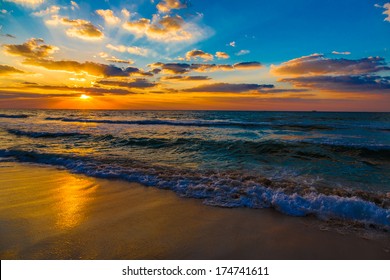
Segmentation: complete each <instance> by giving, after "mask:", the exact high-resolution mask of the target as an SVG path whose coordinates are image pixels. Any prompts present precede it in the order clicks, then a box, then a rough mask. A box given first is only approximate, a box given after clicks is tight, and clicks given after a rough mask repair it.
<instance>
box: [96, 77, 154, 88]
mask: <svg viewBox="0 0 390 280" xmlns="http://www.w3.org/2000/svg"><path fill="white" fill-rule="evenodd" d="M98 84H100V85H108V86H117V87H126V88H138V89H142V88H151V87H155V86H156V85H157V84H156V83H153V82H149V81H148V80H146V79H135V80H133V81H107V80H102V81H99V82H98Z"/></svg>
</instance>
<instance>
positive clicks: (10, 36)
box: [0, 33, 16, 39]
mask: <svg viewBox="0 0 390 280" xmlns="http://www.w3.org/2000/svg"><path fill="white" fill-rule="evenodd" d="M0 36H4V37H8V38H12V39H15V38H16V37H15V36H14V35H12V34H8V33H7V34H1V35H0Z"/></svg>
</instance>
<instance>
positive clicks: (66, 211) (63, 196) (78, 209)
mask: <svg viewBox="0 0 390 280" xmlns="http://www.w3.org/2000/svg"><path fill="white" fill-rule="evenodd" d="M62 181H64V183H63V184H62V185H60V186H59V187H58V189H57V197H56V198H57V200H58V203H57V209H58V215H57V222H56V227H57V228H59V229H70V228H73V227H75V226H77V225H79V224H80V223H81V222H82V221H83V220H84V219H85V209H86V205H87V203H88V202H90V201H91V200H92V199H93V197H92V194H93V193H94V192H95V191H96V189H97V185H96V184H94V183H93V182H91V181H90V180H88V179H83V178H77V177H75V176H73V175H71V174H70V175H69V176H68V177H66V178H65V177H64V178H62Z"/></svg>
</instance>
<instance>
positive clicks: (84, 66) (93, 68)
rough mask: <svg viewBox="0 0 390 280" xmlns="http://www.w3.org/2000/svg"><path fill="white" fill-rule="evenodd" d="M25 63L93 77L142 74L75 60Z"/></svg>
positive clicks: (31, 61) (44, 60) (42, 60)
mask: <svg viewBox="0 0 390 280" xmlns="http://www.w3.org/2000/svg"><path fill="white" fill-rule="evenodd" d="M23 63H24V64H28V65H34V66H40V67H44V68H46V69H49V70H57V71H67V72H72V73H87V74H89V75H93V76H104V77H125V76H130V75H131V74H134V73H141V72H142V71H140V69H138V68H135V67H127V68H120V67H117V66H114V65H106V64H101V63H96V62H91V61H86V62H78V61H73V60H48V59H26V60H25V61H24V62H23Z"/></svg>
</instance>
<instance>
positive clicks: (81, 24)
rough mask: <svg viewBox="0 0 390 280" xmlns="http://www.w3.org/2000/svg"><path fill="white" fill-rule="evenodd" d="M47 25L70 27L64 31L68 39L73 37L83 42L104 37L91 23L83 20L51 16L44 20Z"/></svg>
mask: <svg viewBox="0 0 390 280" xmlns="http://www.w3.org/2000/svg"><path fill="white" fill-rule="evenodd" d="M46 23H47V24H49V25H65V26H71V27H70V28H68V29H66V31H65V32H66V35H68V36H69V37H75V38H79V39H83V40H100V39H102V38H103V37H104V34H103V32H102V31H101V30H99V29H98V28H97V27H96V26H94V25H93V24H92V23H91V22H89V21H86V20H83V19H69V18H67V17H62V18H61V17H59V16H58V15H53V16H52V17H51V19H49V20H46Z"/></svg>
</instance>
